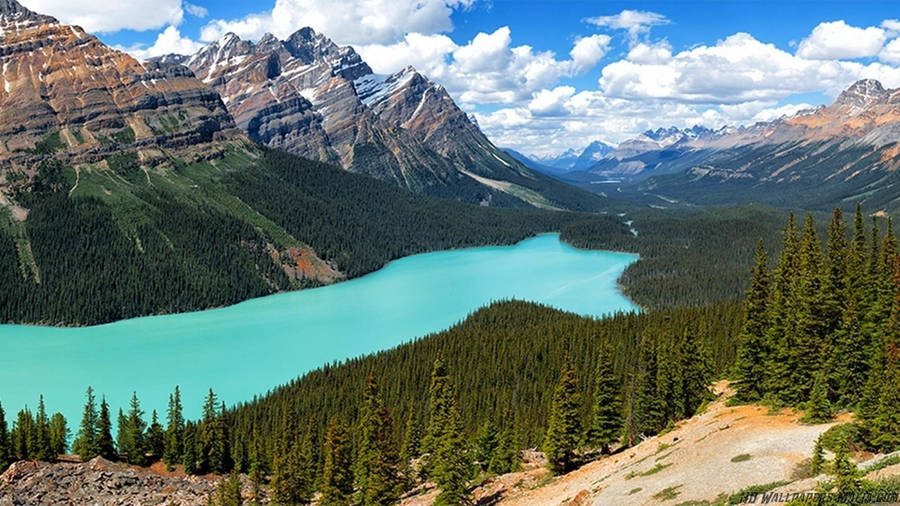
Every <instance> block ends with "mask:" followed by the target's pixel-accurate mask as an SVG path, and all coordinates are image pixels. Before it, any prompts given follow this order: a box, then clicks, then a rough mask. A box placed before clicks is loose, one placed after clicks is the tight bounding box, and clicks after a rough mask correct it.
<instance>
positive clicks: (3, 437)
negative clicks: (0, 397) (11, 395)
mask: <svg viewBox="0 0 900 506" xmlns="http://www.w3.org/2000/svg"><path fill="white" fill-rule="evenodd" d="M12 460H13V459H12V446H11V445H10V440H9V427H8V426H7V425H6V413H5V412H4V411H3V403H0V472H2V471H3V470H5V469H6V468H7V467H8V466H9V465H10V464H11V463H12Z"/></svg>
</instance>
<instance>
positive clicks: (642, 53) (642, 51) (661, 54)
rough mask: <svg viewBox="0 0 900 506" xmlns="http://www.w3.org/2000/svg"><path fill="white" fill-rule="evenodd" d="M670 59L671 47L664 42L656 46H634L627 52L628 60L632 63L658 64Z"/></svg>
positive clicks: (641, 44) (642, 44)
mask: <svg viewBox="0 0 900 506" xmlns="http://www.w3.org/2000/svg"><path fill="white" fill-rule="evenodd" d="M670 58H672V47H671V46H669V43H668V42H666V41H662V42H658V43H656V44H645V43H643V42H641V43H640V44H635V45H634V47H632V48H631V50H629V51H628V60H629V61H631V62H634V63H646V64H659V63H665V62H667V61H668V60H669V59H670Z"/></svg>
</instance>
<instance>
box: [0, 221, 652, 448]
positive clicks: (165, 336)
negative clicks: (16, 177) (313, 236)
mask: <svg viewBox="0 0 900 506" xmlns="http://www.w3.org/2000/svg"><path fill="white" fill-rule="evenodd" d="M635 260H637V256H636V255H631V254H626V253H613V252H607V251H585V250H579V249H576V248H573V247H571V246H569V245H566V244H564V243H561V242H560V241H559V236H558V235H556V234H545V235H540V236H537V237H534V238H531V239H527V240H525V241H522V242H520V243H518V244H516V245H513V246H503V247H482V248H471V249H463V250H453V251H440V252H435V253H426V254H421V255H414V256H410V257H406V258H403V259H400V260H397V261H394V262H391V263H390V264H388V265H387V266H385V267H384V268H383V269H381V270H379V271H377V272H374V273H372V274H369V275H367V276H364V277H361V278H357V279H354V280H350V281H346V282H343V283H338V284H335V285H331V286H326V287H322V288H315V289H309V290H302V291H297V292H290V293H283V294H277V295H271V296H268V297H262V298H258V299H252V300H249V301H246V302H242V303H240V304H236V305H233V306H229V307H224V308H220V309H212V310H208V311H199V312H194V313H183V314H176V315H164V316H150V317H142V318H134V319H130V320H123V321H119V322H115V323H111V324H106V325H99V326H93V327H81V328H52V327H36V326H20V325H0V343H2V345H0V346H2V348H0V349H2V351H0V401H2V403H3V408H4V409H5V411H6V417H7V419H8V420H11V419H13V418H14V416H15V412H16V411H18V410H19V409H21V408H22V407H23V406H24V405H26V404H27V405H28V406H29V407H31V408H32V409H34V408H35V407H36V405H37V401H38V395H39V394H43V395H44V399H45V403H46V404H47V409H48V410H49V411H50V412H56V411H60V412H62V413H63V414H64V415H65V416H66V418H67V419H68V421H69V425H70V428H71V429H72V430H73V432H74V431H76V430H77V426H78V423H79V421H80V420H81V408H82V405H83V402H84V391H85V389H86V388H87V387H88V386H89V385H90V386H93V388H94V390H95V392H96V393H97V395H98V399H99V396H100V395H105V396H106V399H107V400H108V401H109V403H110V406H111V408H112V409H113V410H114V411H113V412H114V413H115V410H118V409H119V407H122V408H126V407H127V403H128V400H129V399H130V397H131V392H132V391H136V392H137V394H138V397H139V398H140V400H141V404H142V407H143V409H144V410H145V411H146V412H147V418H148V420H149V414H150V411H151V410H152V409H156V410H157V411H158V412H159V415H160V419H161V420H163V421H164V418H165V410H166V405H167V402H168V395H169V393H170V392H171V391H172V389H173V388H174V387H175V385H176V384H177V385H179V387H180V389H181V393H182V402H183V404H184V407H185V415H187V416H189V417H192V418H193V417H196V416H197V415H198V414H199V412H200V408H201V404H202V401H203V397H204V395H205V393H206V392H207V390H208V389H209V388H210V387H212V388H213V389H214V390H215V391H216V393H217V394H218V395H219V398H220V399H221V400H224V401H225V402H226V403H228V404H229V405H230V404H233V403H235V402H239V401H245V400H249V399H251V398H252V397H253V396H254V395H258V394H263V393H265V392H266V391H268V390H269V389H271V388H272V387H275V386H277V385H280V384H282V383H285V382H287V381H289V380H291V379H293V378H296V377H297V376H300V375H301V374H303V373H304V372H307V371H310V370H313V369H315V368H317V367H319V366H321V365H324V364H326V363H329V362H332V361H335V360H342V359H346V358H350V357H355V356H359V355H363V354H367V353H371V352H375V351H378V350H383V349H387V348H391V347H394V346H396V345H398V344H401V343H404V342H406V341H409V340H411V339H414V338H417V337H421V336H424V335H426V334H429V333H432V332H436V331H440V330H443V329H446V328H448V327H450V326H452V325H453V324H455V323H457V322H459V321H460V320H462V319H464V318H465V317H466V316H467V315H468V314H469V313H471V312H472V311H474V310H476V309H478V308H479V307H482V306H484V305H486V304H489V303H490V302H492V301H497V300H501V299H512V298H515V299H521V300H529V301H534V302H539V303H542V304H546V305H550V306H554V307H557V308H560V309H563V310H566V311H571V312H575V313H579V314H583V315H594V316H600V315H603V314H607V313H612V312H615V311H632V310H636V307H635V306H634V305H633V304H632V303H631V302H630V301H629V300H628V299H627V298H626V297H624V296H623V295H622V294H621V293H620V292H619V290H618V288H617V284H616V280H617V278H618V277H619V276H620V275H621V273H622V271H623V270H624V269H625V268H626V267H627V266H628V265H629V264H630V263H632V262H634V261H635Z"/></svg>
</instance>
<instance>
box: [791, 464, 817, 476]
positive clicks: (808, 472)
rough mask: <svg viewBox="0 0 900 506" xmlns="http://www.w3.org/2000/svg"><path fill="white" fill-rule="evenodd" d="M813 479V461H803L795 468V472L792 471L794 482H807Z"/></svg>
mask: <svg viewBox="0 0 900 506" xmlns="http://www.w3.org/2000/svg"><path fill="white" fill-rule="evenodd" d="M812 477H813V473H812V459H803V460H801V461H800V462H798V463H797V465H796V466H794V470H793V471H791V479H793V480H805V479H806V478H812Z"/></svg>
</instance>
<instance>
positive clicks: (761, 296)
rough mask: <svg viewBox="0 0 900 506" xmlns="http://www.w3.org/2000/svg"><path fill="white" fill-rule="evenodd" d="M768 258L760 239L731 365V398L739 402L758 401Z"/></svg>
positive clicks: (763, 373) (763, 374)
mask: <svg viewBox="0 0 900 506" xmlns="http://www.w3.org/2000/svg"><path fill="white" fill-rule="evenodd" d="M768 303H769V257H768V254H767V253H766V249H765V247H764V246H763V241H762V239H760V241H759V245H758V246H757V248H756V263H755V264H754V266H753V270H752V271H751V275H750V287H749V288H748V289H747V293H746V297H745V298H744V306H743V309H744V325H743V328H742V330H741V335H740V337H739V341H738V342H739V343H740V347H739V348H738V353H737V359H736V362H735V372H736V375H737V382H736V385H735V390H736V391H735V395H736V397H737V398H738V399H739V400H741V401H746V402H749V401H756V400H759V399H760V398H762V395H763V392H764V391H765V390H764V385H763V381H764V379H765V377H766V357H767V356H768V354H769V350H768V349H767V347H766V328H767V326H768V323H769V320H768V317H769V308H768Z"/></svg>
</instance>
